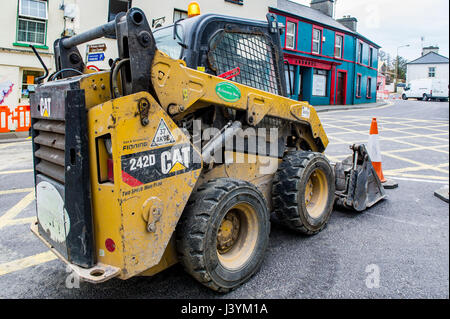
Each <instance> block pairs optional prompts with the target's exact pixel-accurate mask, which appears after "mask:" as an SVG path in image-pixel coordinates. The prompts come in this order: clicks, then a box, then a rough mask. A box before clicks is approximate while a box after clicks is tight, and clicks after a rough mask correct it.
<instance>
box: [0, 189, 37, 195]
mask: <svg viewBox="0 0 450 319" xmlns="http://www.w3.org/2000/svg"><path fill="white" fill-rule="evenodd" d="M33 190H34V188H20V189H19V188H18V189H7V190H4V191H0V195H7V194H17V193H28V192H31V191H33Z"/></svg>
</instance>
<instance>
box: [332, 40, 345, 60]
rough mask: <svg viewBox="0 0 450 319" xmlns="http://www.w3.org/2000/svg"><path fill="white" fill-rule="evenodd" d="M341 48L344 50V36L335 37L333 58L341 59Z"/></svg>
mask: <svg viewBox="0 0 450 319" xmlns="http://www.w3.org/2000/svg"><path fill="white" fill-rule="evenodd" d="M343 48H344V36H343V35H336V41H335V45H334V56H335V57H336V58H339V59H342V57H343Z"/></svg>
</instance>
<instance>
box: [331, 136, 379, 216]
mask: <svg viewBox="0 0 450 319" xmlns="http://www.w3.org/2000/svg"><path fill="white" fill-rule="evenodd" d="M350 149H351V150H352V151H353V155H351V156H349V157H348V158H346V159H345V160H344V161H342V162H339V163H336V165H335V175H336V197H337V200H336V204H337V205H338V206H341V207H344V208H348V209H353V210H355V211H357V212H362V211H364V210H365V209H367V208H369V207H372V206H373V205H375V204H376V203H377V202H379V201H380V200H382V199H384V198H386V193H385V190H384V188H383V185H382V184H381V181H380V179H379V178H378V175H377V173H376V172H375V170H374V168H373V165H372V161H371V160H370V156H369V154H368V152H367V149H366V147H365V146H364V145H352V146H350Z"/></svg>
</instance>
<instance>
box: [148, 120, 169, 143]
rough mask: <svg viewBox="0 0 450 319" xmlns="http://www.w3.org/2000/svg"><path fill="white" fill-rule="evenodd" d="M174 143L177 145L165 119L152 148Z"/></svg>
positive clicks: (160, 124)
mask: <svg viewBox="0 0 450 319" xmlns="http://www.w3.org/2000/svg"><path fill="white" fill-rule="evenodd" d="M173 143H175V138H174V137H173V135H172V133H171V132H170V130H169V128H168V127H167V124H166V122H164V119H161V121H159V125H158V129H157V130H156V133H155V136H154V137H153V140H152V144H151V145H150V146H151V147H155V146H162V145H167V144H173Z"/></svg>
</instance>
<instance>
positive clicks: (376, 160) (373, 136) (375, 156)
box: [367, 117, 387, 183]
mask: <svg viewBox="0 0 450 319" xmlns="http://www.w3.org/2000/svg"><path fill="white" fill-rule="evenodd" d="M367 151H368V152H369V156H370V159H371V160H372V165H373V168H374V169H375V172H377V175H378V177H379V178H380V181H381V182H382V183H386V182H387V180H386V178H384V175H383V168H382V167H381V151H380V143H379V141H378V124H377V119H376V118H375V117H374V118H373V119H372V124H370V136H369V145H368V148H367Z"/></svg>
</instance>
